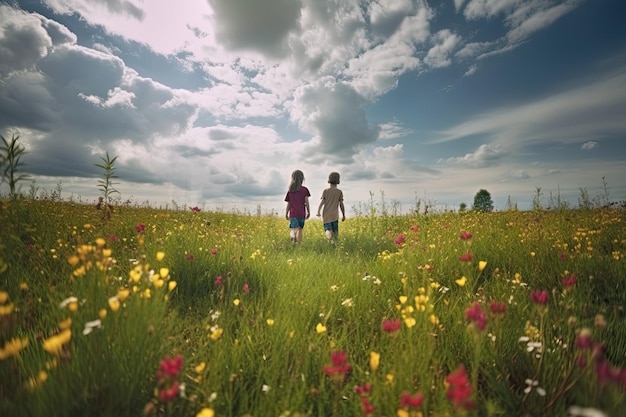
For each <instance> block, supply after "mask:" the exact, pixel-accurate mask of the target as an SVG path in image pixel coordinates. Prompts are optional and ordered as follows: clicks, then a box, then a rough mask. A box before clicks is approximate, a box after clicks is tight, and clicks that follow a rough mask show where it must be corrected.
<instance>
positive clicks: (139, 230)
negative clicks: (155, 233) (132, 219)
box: [135, 223, 146, 233]
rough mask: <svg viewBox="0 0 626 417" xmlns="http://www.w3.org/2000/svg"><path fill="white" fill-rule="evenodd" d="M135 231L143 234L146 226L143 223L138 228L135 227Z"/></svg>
mask: <svg viewBox="0 0 626 417" xmlns="http://www.w3.org/2000/svg"><path fill="white" fill-rule="evenodd" d="M135 230H137V233H143V231H144V230H146V225H145V224H143V223H139V224H138V225H137V226H135Z"/></svg>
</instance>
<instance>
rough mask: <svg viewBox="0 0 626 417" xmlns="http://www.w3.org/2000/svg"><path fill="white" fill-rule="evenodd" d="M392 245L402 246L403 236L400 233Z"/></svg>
mask: <svg viewBox="0 0 626 417" xmlns="http://www.w3.org/2000/svg"><path fill="white" fill-rule="evenodd" d="M393 243H395V244H396V245H402V244H403V243H404V235H403V234H402V233H400V234H399V235H398V237H396V240H394V241H393Z"/></svg>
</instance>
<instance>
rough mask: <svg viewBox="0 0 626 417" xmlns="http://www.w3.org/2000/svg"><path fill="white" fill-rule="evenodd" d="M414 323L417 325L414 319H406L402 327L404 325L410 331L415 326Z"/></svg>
mask: <svg viewBox="0 0 626 417" xmlns="http://www.w3.org/2000/svg"><path fill="white" fill-rule="evenodd" d="M416 323H417V322H416V321H415V319H414V318H413V317H406V318H405V319H404V325H405V326H406V327H407V328H409V329H410V328H411V327H413V326H415V324H416Z"/></svg>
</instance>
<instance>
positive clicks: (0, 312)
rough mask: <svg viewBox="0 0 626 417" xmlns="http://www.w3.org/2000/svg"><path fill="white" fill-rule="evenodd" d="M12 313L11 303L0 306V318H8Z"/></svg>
mask: <svg viewBox="0 0 626 417" xmlns="http://www.w3.org/2000/svg"><path fill="white" fill-rule="evenodd" d="M12 312H13V303H10V304H7V305H3V306H0V316H8V315H9V314H11V313H12Z"/></svg>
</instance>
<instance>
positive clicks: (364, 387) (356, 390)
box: [354, 382, 372, 397]
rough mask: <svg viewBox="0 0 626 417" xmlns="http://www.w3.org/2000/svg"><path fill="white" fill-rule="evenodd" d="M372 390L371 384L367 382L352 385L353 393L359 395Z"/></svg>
mask: <svg viewBox="0 0 626 417" xmlns="http://www.w3.org/2000/svg"><path fill="white" fill-rule="evenodd" d="M371 390H372V386H371V385H370V383H369V382H366V383H364V384H363V385H357V386H355V387H354V393H355V394H356V395H358V396H359V397H362V396H364V395H367V394H369V393H370V391H371Z"/></svg>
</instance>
